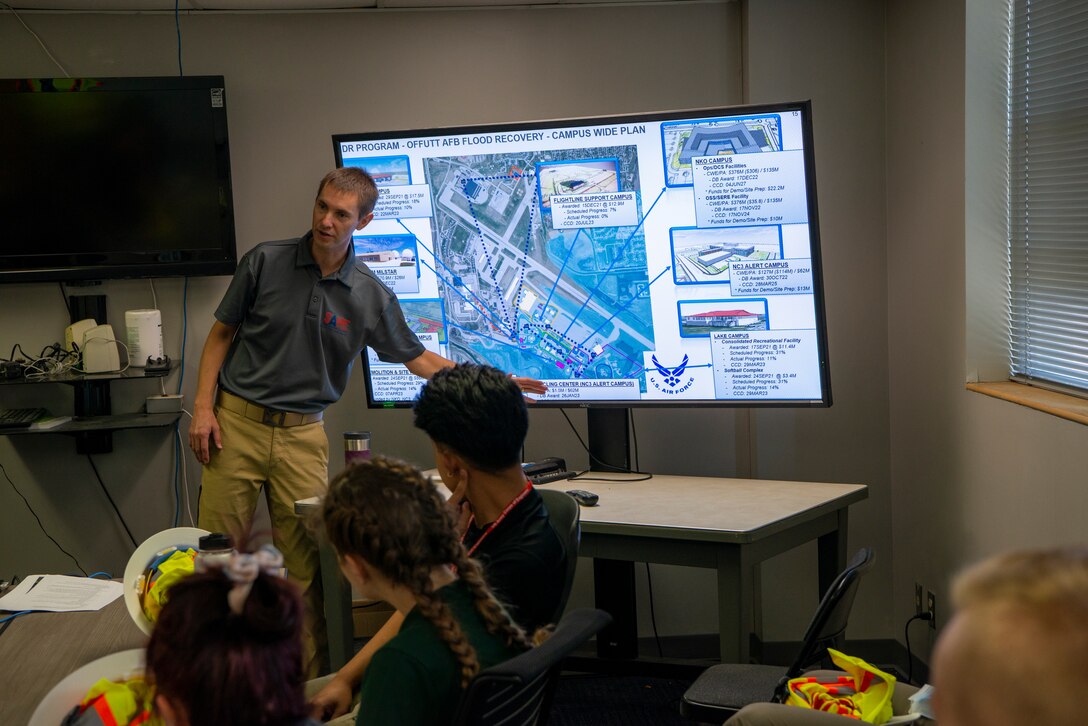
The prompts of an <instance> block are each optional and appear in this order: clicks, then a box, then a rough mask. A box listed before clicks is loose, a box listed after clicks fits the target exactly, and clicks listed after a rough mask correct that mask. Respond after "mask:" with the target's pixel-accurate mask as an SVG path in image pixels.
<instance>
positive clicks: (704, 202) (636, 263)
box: [333, 102, 831, 407]
mask: <svg viewBox="0 0 1088 726" xmlns="http://www.w3.org/2000/svg"><path fill="white" fill-rule="evenodd" d="M333 146H334V149H335V154H336V161H337V164H338V165H340V166H358V167H362V168H364V169H366V170H367V171H369V172H370V174H371V175H372V176H373V177H374V179H375V181H376V182H377V184H378V186H379V192H380V194H379V198H378V204H377V207H376V208H375V213H374V221H373V222H371V223H370V225H368V226H367V227H365V228H364V229H363V230H361V231H359V232H357V233H356V236H355V238H354V244H355V252H356V255H357V256H358V258H359V259H361V260H362V261H364V262H365V263H366V264H367V265H369V266H370V268H371V269H372V270H373V271H374V272H375V273H376V274H377V275H378V276H379V277H380V279H382V280H383V281H384V282H385V283H386V284H387V285H388V286H389V287H390V288H391V289H392V290H393V291H394V292H396V294H397V296H398V297H399V299H400V302H401V306H402V307H403V309H404V312H405V316H406V317H407V319H408V321H409V323H410V324H411V326H412V327H413V328H414V329H415V331H416V332H417V334H418V335H419V337H420V339H421V340H422V341H423V342H424V344H425V345H426V346H427V347H428V348H429V349H431V350H434V351H436V352H438V353H440V354H442V355H444V356H446V357H448V358H450V359H452V360H454V361H472V362H477V363H488V364H490V365H493V366H496V367H498V368H501V369H503V370H506V371H510V372H512V373H516V374H518V375H524V376H531V377H533V378H539V379H541V380H544V381H546V382H547V383H548V385H549V391H548V393H547V395H545V396H543V397H541V398H540V401H539V404H538V405H548V404H554V405H560V406H598V405H606V406H607V405H615V406H650V405H672V406H675V405H717V406H827V405H830V403H831V384H830V373H829V370H828V360H827V336H826V326H825V320H824V305H823V290H822V282H821V272H820V245H819V226H818V223H817V208H816V186H815V170H814V167H813V149H812V125H811V117H810V107H809V104H808V103H807V102H798V103H786V104H779V105H772V106H746V107H734V108H718V109H699V110H693V111H672V112H666V113H654V114H639V115H632V116H617V117H608V118H581V119H565V120H553V121H538V122H531V123H516V124H497V125H488V126H474V127H464V128H442V129H427V130H406V131H393V132H383V133H357V134H343V135H336V136H334V137H333ZM365 365H366V383H367V396H368V399H369V401H368V402H369V404H370V405H371V406H376V407H386V406H399V405H408V404H410V403H411V401H412V400H413V399H414V398H415V396H416V394H417V393H418V390H419V387H420V385H421V383H422V382H421V381H420V380H419V379H418V378H415V377H413V376H412V375H410V374H409V373H408V372H407V370H406V369H405V368H404V367H403V366H399V365H388V364H385V363H383V362H381V361H380V360H378V359H377V357H376V356H374V355H373V353H372V352H370V351H368V356H367V357H366V359H365Z"/></svg>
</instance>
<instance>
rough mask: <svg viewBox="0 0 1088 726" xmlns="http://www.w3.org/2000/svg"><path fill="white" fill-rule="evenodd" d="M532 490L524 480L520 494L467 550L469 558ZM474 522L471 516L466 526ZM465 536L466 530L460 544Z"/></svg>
mask: <svg viewBox="0 0 1088 726" xmlns="http://www.w3.org/2000/svg"><path fill="white" fill-rule="evenodd" d="M532 489H533V484H532V482H530V481H529V480H528V479H526V480H525V488H524V489H522V490H521V494H519V495H517V496H516V497H514V498H513V499H511V500H510V503H509V504H507V505H506V508H505V509H503V510H502V514H500V515H499V516H498V519H496V520H495V521H494V522H492V523H491V524H490V525H488V527H487V529H485V530H484V533H483V534H481V535H480V538H479V539H478V540H476V542H475V543H474V544H473V545H472V546H471V547H469V550H468V556H469V557H472V553H473V552H475V551H476V550H477V549H478V548H479V546H480V543H481V542H483V541H484V540H485V539H487V535H489V534H491V531H492V530H493V529H495V527H498V526H499V524H500V523H501V522H502V520H504V519H506V515H507V514H510V511H511V510H512V509H513V508H514V507H516V506H517V505H519V504H521V500H522V499H525V497H527V496H529V492H530V491H532ZM475 521H476V515H475V514H473V515H472V519H470V520H469V521H468V526H469V527H471V526H472V524H473V523H474V522H475ZM467 534H468V530H467V529H466V530H465V534H463V535H461V542H462V543H464V541H465V536H466V535H467Z"/></svg>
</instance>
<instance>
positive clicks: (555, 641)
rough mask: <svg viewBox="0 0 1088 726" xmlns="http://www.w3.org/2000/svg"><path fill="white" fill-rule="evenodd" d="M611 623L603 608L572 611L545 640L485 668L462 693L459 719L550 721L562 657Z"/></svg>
mask: <svg viewBox="0 0 1088 726" xmlns="http://www.w3.org/2000/svg"><path fill="white" fill-rule="evenodd" d="M611 622H612V616H611V615H609V614H608V613H606V612H605V611H603V610H594V609H590V608H583V609H578V610H572V611H571V612H569V613H567V614H566V615H565V616H564V617H563V618H562V619H561V620H560V621H559V624H558V625H557V626H556V627H555V632H553V633H552V635H551V637H550V638H548V639H547V640H545V641H544V642H543V643H541V644H540V645H538V646H536V647H535V648H532V649H531V650H528V651H526V652H524V653H522V654H521V655H518V656H515V657H513V658H511V659H510V660H508V661H506V662H504V663H500V664H498V665H496V666H492V667H491V668H488V669H486V670H483V671H480V673H478V674H477V675H476V677H475V678H473V679H472V682H471V683H469V685H468V689H467V690H466V691H465V695H464V696H463V697H462V698H461V703H460V705H459V706H458V709H457V716H456V718H455V719H454V724H457V726H469V725H470V724H471V726H491V724H502V725H503V726H535V724H542V723H546V722H547V719H548V710H549V708H550V707H551V701H552V696H553V695H554V694H555V686H556V682H557V681H558V679H559V667H560V664H561V663H562V661H563V658H565V657H566V656H567V655H569V654H570V653H571V652H572V651H573V650H574V649H575V648H577V647H578V646H580V645H582V644H584V643H586V642H588V641H589V639H590V638H592V637H593V636H594V635H596V634H597V633H598V632H600V631H601V629H602V628H604V627H605V626H606V625H608V624H609V623H611Z"/></svg>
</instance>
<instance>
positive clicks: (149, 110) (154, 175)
mask: <svg viewBox="0 0 1088 726" xmlns="http://www.w3.org/2000/svg"><path fill="white" fill-rule="evenodd" d="M0 119H3V133H2V134H0V159H3V169H2V171H0V282H32V281H52V280H60V281H64V280H100V279H109V278H124V277H167V276H182V275H184V276H188V275H226V274H230V273H231V272H233V270H234V267H235V265H236V263H237V258H236V253H235V238H234V207H233V201H232V195H231V178H230V149H229V146H228V143H227V107H226V93H225V90H224V83H223V77H222V76H190V77H181V78H174V77H171V78H46V79H39V78H34V79H2V80H0Z"/></svg>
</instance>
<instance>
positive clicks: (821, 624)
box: [680, 547, 874, 723]
mask: <svg viewBox="0 0 1088 726" xmlns="http://www.w3.org/2000/svg"><path fill="white" fill-rule="evenodd" d="M873 558H874V555H873V551H872V550H871V549H869V548H868V547H863V548H862V549H860V550H858V552H857V554H855V555H854V557H853V559H851V560H850V564H848V565H847V566H846V569H845V570H843V571H842V572H841V573H839V576H838V577H836V578H835V581H834V582H832V583H831V587H829V588H828V589H827V592H825V593H824V596H823V599H822V600H820V605H819V606H818V607H817V608H816V615H815V616H814V617H813V618H812V622H811V623H809V626H808V630H807V631H805V637H804V640H802V641H801V650H800V652H798V654H797V657H796V658H795V659H794V661H793V664H792V665H790V667H789V668H782V667H780V666H768V665H757V664H749V663H723V664H721V665H716V666H711V667H710V668H708V669H707V670H705V671H703V673H702V674H701V675H700V676H699V678H698V679H696V681H695V682H694V683H692V684H691V687H690V688H688V690H687V691H686V692H685V693H684V697H683V699H682V700H681V702H680V713H681V714H682V715H683V716H684V717H685V718H688V719H690V720H692V721H698V722H702V723H722V722H723V721H726V720H728V719H729V718H730V717H732V716H733V715H734V714H736V712H737V711H739V710H740V709H742V708H744V707H745V706H747V705H748V704H750V703H759V702H766V701H772V702H776V703H782V702H783V701H785V698H786V684H787V683H788V682H789V680H790V679H791V678H797V677H798V676H800V675H801V674H802V673H804V670H805V669H806V668H808V667H809V666H811V665H812V664H814V663H816V662H817V661H820V660H823V659H825V658H826V657H827V648H828V646H835V645H838V643H839V641H840V640H841V638H842V635H843V633H844V632H845V631H846V621H847V620H848V619H849V617H850V609H851V608H852V607H853V606H854V596H855V595H856V594H857V590H858V584H859V583H860V582H861V575H862V574H863V573H864V572H865V571H866V570H868V569H869V568H870V567H871V566H872V564H873Z"/></svg>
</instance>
